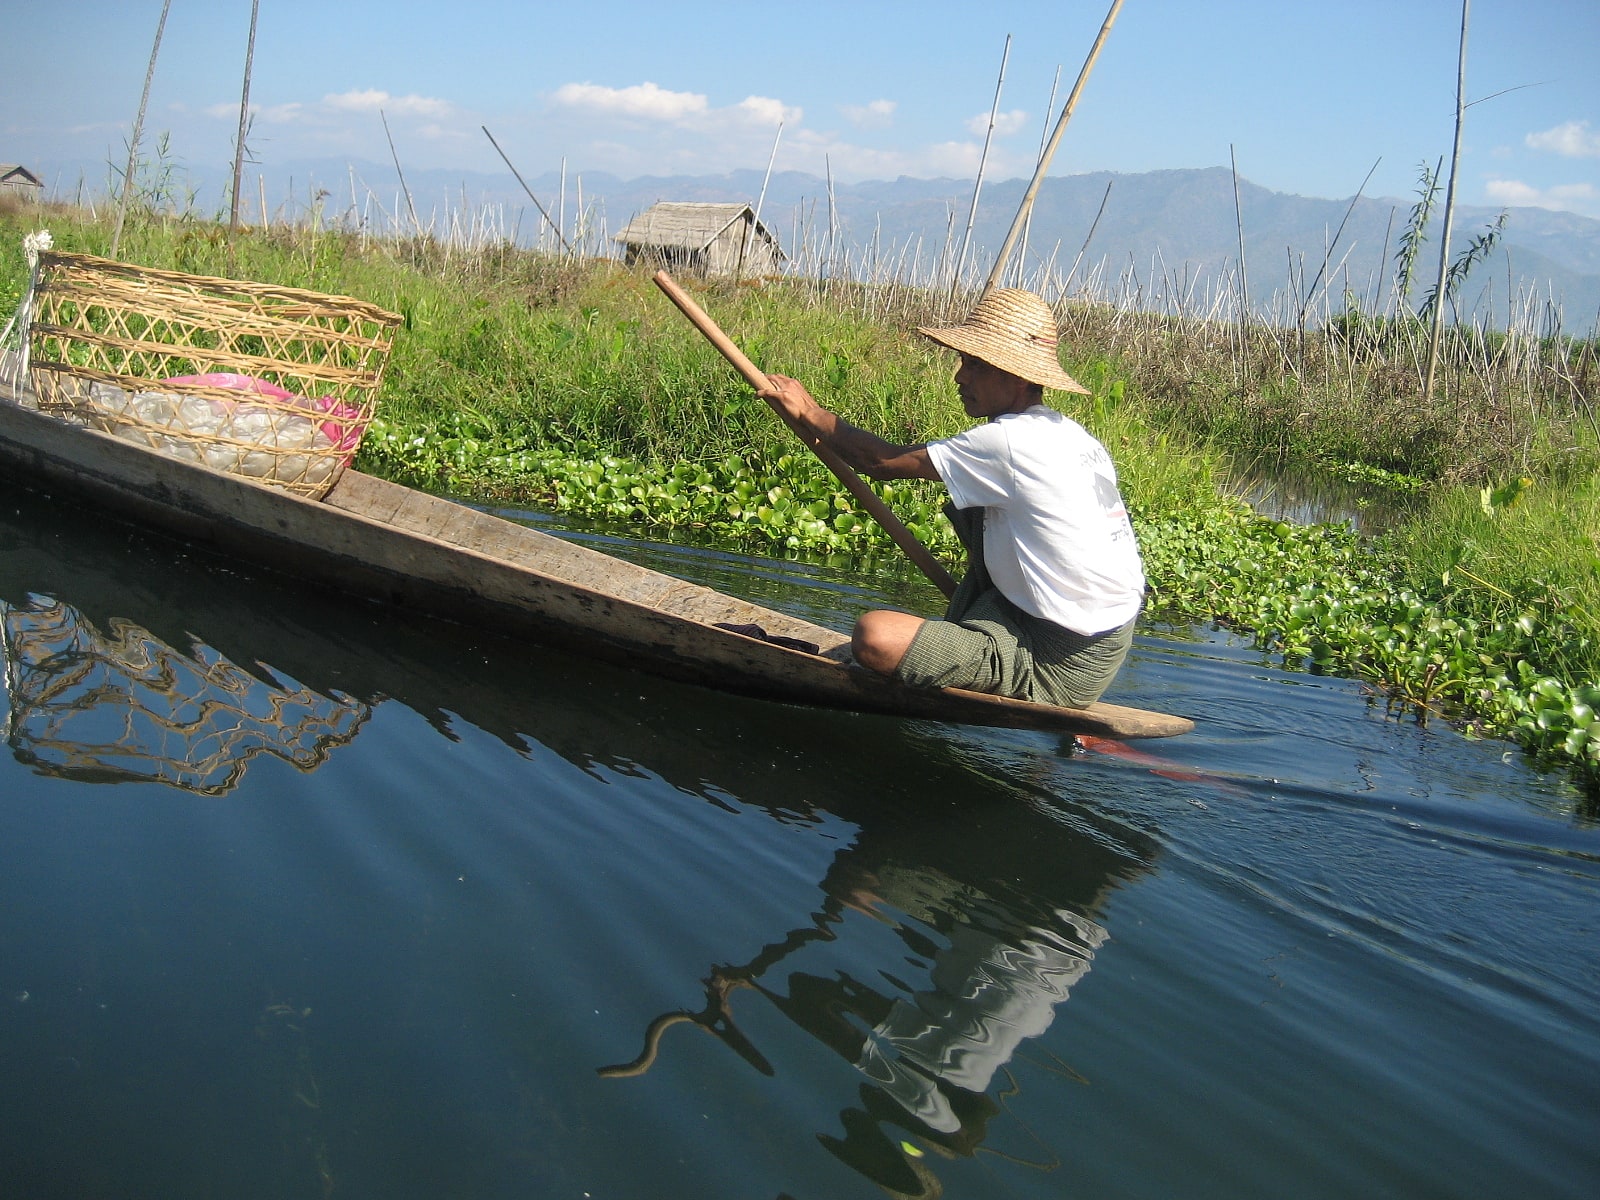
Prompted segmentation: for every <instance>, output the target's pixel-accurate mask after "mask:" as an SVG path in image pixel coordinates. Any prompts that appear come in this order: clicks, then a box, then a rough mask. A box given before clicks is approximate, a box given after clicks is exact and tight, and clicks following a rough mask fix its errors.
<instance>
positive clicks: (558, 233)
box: [478, 125, 572, 254]
mask: <svg viewBox="0 0 1600 1200" xmlns="http://www.w3.org/2000/svg"><path fill="white" fill-rule="evenodd" d="M478 128H479V129H481V130H483V136H484V137H486V138H488V139H489V145H491V146H493V147H494V152H495V153H496V154H498V155H499V156H500V158H501V161H503V162H504V163H505V164H506V166H508V167H511V173H512V174H513V175H515V176H516V177H517V182H518V183H520V184H522V190H523V191H525V192H527V193H528V199H529V200H532V201H533V206H534V207H535V208H537V209H538V210H539V215H540V216H541V217H543V218H544V219H545V222H546V224H548V225H549V226H550V228H551V229H554V230H555V231H556V241H557V242H558V243H560V246H561V248H562V249H563V250H565V251H566V252H568V253H569V254H570V253H571V252H572V247H571V246H569V245H567V239H566V235H565V234H563V233H562V232H561V227H560V226H559V225H557V224H556V223H555V222H554V221H552V220H551V219H550V214H549V213H547V212H545V210H544V205H542V204H540V203H539V197H537V196H535V195H534V194H533V189H532V188H531V187H529V186H528V185H527V183H526V182H525V181H524V180H523V178H522V172H521V171H519V170H517V168H516V167H514V166H512V164H511V160H510V159H509V158H507V157H506V152H505V151H504V150H502V149H500V143H499V142H497V141H495V140H494V134H492V133H490V132H489V127H488V126H487V125H480V126H478ZM539 239H540V241H541V242H542V241H543V240H544V234H542V233H541V234H540V235H539Z"/></svg>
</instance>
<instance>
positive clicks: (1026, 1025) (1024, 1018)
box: [847, 864, 1106, 1134]
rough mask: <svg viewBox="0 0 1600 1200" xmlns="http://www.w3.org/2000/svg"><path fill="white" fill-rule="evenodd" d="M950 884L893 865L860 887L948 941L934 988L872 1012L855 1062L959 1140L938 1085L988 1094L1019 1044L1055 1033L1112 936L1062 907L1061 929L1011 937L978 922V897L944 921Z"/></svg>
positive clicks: (939, 954) (936, 965)
mask: <svg viewBox="0 0 1600 1200" xmlns="http://www.w3.org/2000/svg"><path fill="white" fill-rule="evenodd" d="M864 882H865V881H863V883H864ZM941 883H946V884H948V885H949V886H950V887H951V888H952V889H954V888H955V886H956V885H955V884H954V882H953V881H947V880H944V877H943V876H942V875H941V874H939V873H937V872H932V871H929V870H926V869H924V870H919V871H904V870H900V869H897V868H895V867H893V866H889V865H887V864H886V865H885V866H884V867H882V868H880V870H879V871H877V872H876V873H875V874H874V875H873V877H872V880H871V884H870V887H868V886H858V887H856V888H855V889H853V897H854V899H855V901H856V902H857V903H860V902H862V901H870V900H878V899H882V900H884V901H886V902H888V903H890V904H893V905H894V906H895V907H896V908H898V909H899V910H900V911H901V912H904V913H906V914H907V915H909V916H915V917H918V918H919V919H921V920H925V921H928V922H929V923H930V924H935V923H936V924H937V925H938V926H939V927H941V928H942V929H943V931H944V935H945V938H946V939H947V944H946V945H944V946H942V947H940V948H939V949H937V950H935V951H933V952H932V955H931V957H932V959H933V966H932V968H931V970H930V972H929V975H930V977H931V982H932V985H933V986H932V987H931V988H927V989H924V990H922V991H919V992H917V993H916V995H915V996H913V997H910V998H906V997H897V998H896V999H894V1000H893V1001H891V1002H889V1004H888V1006H887V1010H886V1011H884V1010H882V1009H881V1008H880V1010H879V1011H874V1012H863V1015H864V1016H866V1017H867V1019H868V1020H869V1021H871V1022H872V1025H871V1029H870V1031H869V1032H868V1033H867V1035H866V1039H865V1041H864V1042H862V1044H861V1048H860V1051H859V1053H858V1054H857V1055H856V1056H855V1058H854V1060H853V1061H854V1064H855V1066H856V1067H857V1068H858V1069H859V1070H860V1071H861V1072H862V1073H863V1074H865V1075H866V1076H868V1077H869V1078H870V1079H871V1080H872V1081H873V1082H874V1083H876V1084H878V1086H880V1087H881V1088H882V1089H883V1090H884V1091H885V1092H887V1093H888V1094H889V1095H891V1096H893V1097H894V1099H895V1100H896V1101H897V1102H898V1103H899V1104H900V1106H901V1107H902V1108H904V1109H905V1110H906V1111H907V1112H908V1113H910V1114H911V1115H912V1116H914V1117H916V1118H918V1119H919V1120H921V1121H922V1122H923V1123H924V1124H926V1125H927V1126H928V1127H929V1128H930V1129H933V1130H936V1131H937V1132H939V1133H944V1134H955V1133H956V1132H957V1131H958V1130H959V1129H960V1127H961V1119H960V1117H959V1116H958V1115H957V1113H956V1112H955V1110H954V1109H953V1108H952V1107H951V1103H950V1097H949V1096H948V1095H947V1094H945V1093H944V1092H942V1091H941V1089H940V1086H939V1085H940V1084H941V1083H942V1084H944V1085H947V1086H949V1087H955V1088H960V1089H963V1090H964V1091H967V1092H972V1093H982V1092H984V1091H986V1090H987V1089H988V1087H989V1084H990V1082H991V1081H992V1080H993V1078H994V1073H995V1072H996V1071H997V1070H999V1069H1000V1068H1001V1067H1002V1066H1004V1065H1005V1064H1006V1063H1007V1062H1008V1061H1010V1059H1011V1056H1012V1055H1013V1054H1014V1053H1015V1052H1016V1049H1017V1047H1018V1046H1019V1045H1020V1044H1021V1043H1022V1042H1023V1041H1024V1040H1025V1039H1027V1038H1034V1037H1038V1036H1039V1035H1040V1034H1042V1033H1044V1031H1045V1030H1046V1029H1048V1028H1049V1027H1050V1022H1051V1020H1052V1019H1053V1018H1054V1017H1055V1006H1056V1005H1058V1004H1060V1003H1061V1002H1062V1001H1063V1000H1065V999H1066V998H1067V993H1068V992H1069V991H1070V990H1071V988H1072V986H1073V984H1075V983H1077V981H1078V980H1079V979H1081V978H1082V977H1083V976H1084V975H1085V974H1087V973H1088V970H1089V965H1090V961H1091V960H1092V959H1093V957H1094V952H1095V950H1096V949H1097V948H1098V947H1099V946H1100V944H1101V943H1102V942H1104V941H1105V939H1106V931H1105V929H1104V928H1103V927H1101V926H1100V925H1098V924H1096V923H1095V922H1094V921H1091V920H1089V919H1088V918H1087V917H1080V916H1078V915H1076V914H1074V913H1071V912H1067V911H1065V910H1064V909H1056V910H1054V912H1053V914H1052V915H1053V916H1054V917H1055V918H1056V922H1057V924H1056V925H1055V926H1054V927H1053V928H1050V929H1041V928H1038V927H1036V926H1034V927H1029V928H1026V929H1024V930H1019V931H1017V932H1015V933H1007V934H1005V935H1002V934H1000V933H997V932H995V931H994V930H991V929H986V928H983V927H981V926H979V925H976V924H972V923H970V922H971V920H972V918H973V917H975V916H977V913H976V912H974V911H973V907H972V906H971V904H970V900H971V897H970V895H969V896H967V897H966V899H967V901H969V903H965V904H958V905H957V906H956V907H955V910H954V911H956V912H965V913H966V919H964V920H959V921H954V922H952V921H950V920H949V919H948V918H947V917H943V918H942V914H945V913H949V912H950V911H951V909H950V906H948V905H947V904H946V903H945V902H944V900H942V899H938V898H937V897H938V893H939V892H940V890H941ZM941 918H942V919H941ZM924 950H925V951H926V947H924ZM856 998H857V1000H858V1001H859V999H860V996H859V994H858V995H857V997H856ZM855 1007H857V1009H858V1010H860V1009H863V1008H866V1007H868V1006H865V1005H861V1004H859V1003H858V1004H857V1005H856V1006H855ZM847 1057H849V1056H848V1055H847Z"/></svg>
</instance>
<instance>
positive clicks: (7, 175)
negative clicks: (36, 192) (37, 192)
mask: <svg viewBox="0 0 1600 1200" xmlns="http://www.w3.org/2000/svg"><path fill="white" fill-rule="evenodd" d="M0 183H9V184H26V185H28V186H30V187H36V188H42V187H43V186H44V180H42V179H40V178H39V177H38V176H37V175H35V174H34V173H33V172H32V171H30V170H28V168H27V167H25V166H23V165H22V164H21V163H0Z"/></svg>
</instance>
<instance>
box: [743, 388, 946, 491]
mask: <svg viewBox="0 0 1600 1200" xmlns="http://www.w3.org/2000/svg"><path fill="white" fill-rule="evenodd" d="M767 378H768V379H769V380H771V381H772V389H771V390H770V391H764V392H762V393H761V395H762V396H763V397H765V398H766V399H769V400H772V401H775V402H776V403H777V405H778V407H779V408H781V409H782V410H783V412H784V413H785V414H786V415H787V416H788V417H789V419H790V420H791V421H793V422H794V424H795V425H797V426H798V427H799V428H800V429H801V430H803V431H805V432H806V433H810V434H812V435H813V436H815V437H816V439H817V440H818V441H820V442H821V443H822V444H823V445H824V446H826V447H828V449H830V450H832V451H833V452H834V453H835V454H837V455H838V456H839V457H840V458H842V459H843V460H844V461H845V462H846V463H848V464H849V465H850V466H852V467H854V468H855V469H856V470H857V471H860V472H861V473H862V474H863V475H865V476H867V477H868V478H869V479H938V478H939V472H938V471H936V470H935V469H934V466H933V460H932V459H931V458H929V457H928V448H927V446H925V445H916V446H900V445H896V444H895V443H894V442H890V441H885V440H884V439H883V438H881V437H879V436H878V435H877V434H875V433H869V432H867V431H866V430H865V429H861V428H859V427H858V426H855V425H852V424H850V422H849V421H846V420H844V418H842V417H840V416H839V415H838V414H837V413H833V412H830V411H829V410H828V409H826V408H823V407H822V405H820V404H818V403H817V402H816V401H815V400H814V399H812V397H811V393H810V392H808V391H807V390H806V388H805V385H804V384H802V383H801V382H800V381H799V380H798V379H791V378H789V377H788V376H787V375H768V376H767Z"/></svg>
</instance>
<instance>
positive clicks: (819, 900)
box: [0, 490, 1600, 1200]
mask: <svg viewBox="0 0 1600 1200" xmlns="http://www.w3.org/2000/svg"><path fill="white" fill-rule="evenodd" d="M584 536H588V537H590V538H591V540H593V541H596V542H598V543H599V544H601V545H602V547H603V548H609V549H611V550H613V551H614V552H617V553H622V554H626V555H628V556H631V557H637V558H641V559H643V560H645V561H650V562H653V563H655V564H656V565H659V566H662V567H663V568H664V569H667V570H670V571H672V572H673V573H676V574H681V575H685V576H688V577H692V578H695V579H697V580H701V581H704V582H708V583H711V584H713V585H715V586H720V587H725V588H728V589H730V590H739V591H742V592H745V593H746V594H749V595H752V596H753V597H755V598H758V599H762V600H764V601H766V602H767V603H770V604H773V605H775V606H779V607H785V608H789V609H792V610H795V611H798V612H802V613H804V614H805V615H807V616H810V617H813V618H821V619H824V620H826V621H829V622H831V623H836V624H839V625H841V626H844V625H847V624H848V622H849V620H850V619H851V617H852V615H853V613H854V612H855V611H856V610H857V609H859V608H860V607H862V606H863V605H868V604H876V603H882V602H884V601H885V600H886V599H898V600H900V601H901V602H904V603H908V604H912V605H914V606H922V607H929V606H931V595H930V594H929V593H928V591H927V589H926V588H925V586H924V585H921V584H919V583H915V582H905V581H901V582H896V581H894V580H888V579H885V580H873V579H867V580H865V581H864V580H862V579H861V578H859V577H854V576H852V575H851V574H850V573H849V572H847V571H842V570H841V571H830V570H827V569H824V568H820V567H800V566H792V565H785V564H780V563H773V562H769V561H765V560H759V559H750V558H743V557H739V556H734V555H727V554H716V553H708V552H704V551H696V550H693V549H689V548H682V547H670V546H652V545H649V544H645V543H639V542H629V541H626V540H624V539H617V538H605V537H600V536H598V535H592V534H591V535H584ZM0 617H3V624H4V650H5V655H6V664H5V668H6V669H5V689H6V690H5V702H4V706H3V708H0V717H3V720H4V730H5V734H6V741H7V749H8V750H9V753H8V754H6V755H4V756H3V757H0V1082H3V1086H0V1195H3V1196H4V1197H7V1198H11V1197H18V1198H25V1200H33V1198H53V1197H74V1198H77V1197H83V1198H89V1197H96V1198H99V1197H116V1198H118V1200H131V1198H145V1197H150V1198H157V1197H159V1198H161V1200H187V1198H190V1197H195V1198H202V1197H204V1198H213V1197H216V1198H227V1200H251V1198H256V1197H260V1198H263V1200H265V1198H271V1200H281V1198H285V1197H313V1198H320V1197H336V1198H337V1197H361V1198H367V1197H371V1198H382V1200H406V1198H411V1197H416V1198H418V1200H422V1198H426V1200H440V1198H446V1197H452V1198H453V1197H459V1198H463V1200H499V1198H512V1197H515V1198H522V1197H571V1198H573V1200H581V1198H583V1197H592V1198H595V1200H600V1198H606V1197H630V1198H631V1197H649V1198H674V1197H685V1198H690V1197H692V1198H694V1200H704V1198H706V1197H756V1198H777V1197H784V1196H787V1197H793V1198H795V1200H819V1198H835V1197H858V1196H859V1197H875V1196H882V1195H885V1194H888V1195H894V1196H901V1195H913V1196H939V1195H943V1196H949V1197H983V1198H985V1200H993V1198H1012V1197H1063V1196H1074V1197H1080V1196H1081V1197H1179V1196H1181V1197H1228V1198H1231V1200H1237V1198H1240V1197H1273V1198H1279V1197H1286V1196H1288V1197H1338V1198H1341V1200H1343V1198H1349V1197H1385V1196H1392V1197H1405V1198H1408V1200H1414V1198H1422V1197H1496V1198H1501V1197H1523V1196H1537V1197H1583V1198H1585V1200H1588V1198H1589V1197H1593V1196H1595V1195H1597V1194H1600V1143H1597V1141H1596V1137H1595V1129H1596V1121H1597V1118H1600V1016H1597V1011H1596V1010H1597V1000H1600V928H1597V926H1600V830H1597V828H1596V826H1595V825H1594V824H1592V823H1590V822H1588V821H1586V820H1584V819H1583V818H1582V817H1581V816H1579V815H1576V808H1575V797H1574V796H1573V795H1572V793H1571V792H1570V791H1569V790H1567V788H1566V787H1565V785H1564V784H1563V783H1562V781H1561V780H1559V779H1555V778H1550V777H1541V776H1539V775H1537V774H1534V773H1532V772H1530V771H1529V770H1528V769H1527V768H1526V766H1525V764H1524V763H1523V761H1522V760H1521V758H1520V756H1519V755H1518V754H1516V753H1510V754H1508V753H1507V747H1505V746H1503V745H1499V744H1474V743H1469V742H1466V741H1464V740H1462V739H1461V738H1459V737H1457V736H1456V735H1454V734H1452V733H1450V732H1449V731H1447V730H1443V729H1439V730H1433V729H1422V728H1419V727H1418V726H1417V725H1415V724H1414V723H1410V722H1408V721H1401V720H1396V719H1393V718H1391V717H1388V716H1386V715H1385V712H1384V708H1383V705H1382V704H1381V703H1378V702H1374V701H1373V700H1372V699H1370V698H1369V697H1367V696H1366V695H1364V694H1363V692H1362V691H1361V689H1360V688H1358V687H1357V686H1355V685H1353V684H1350V683H1346V682H1341V681H1335V680H1327V679H1321V678H1316V677H1313V676H1308V675H1304V674H1293V673H1288V672H1284V671H1282V670H1279V669H1277V668H1275V667H1273V666H1271V665H1270V664H1269V663H1267V662H1265V661H1264V660H1263V659H1262V658H1261V656H1260V655H1258V654H1256V653H1254V652H1252V651H1251V650H1250V649H1249V647H1248V646H1246V645H1244V644H1241V643H1239V642H1237V641H1235V640H1232V639H1230V638H1228V637H1226V636H1224V635H1217V634H1210V633H1206V632H1204V631H1199V632H1194V633H1185V632H1179V633H1170V632H1165V631H1161V630H1150V631H1147V632H1146V633H1145V634H1144V636H1142V637H1141V638H1140V640H1139V643H1138V647H1137V650H1136V653H1135V655H1134V657H1133V659H1132V661H1131V664H1130V666H1129V668H1128V670H1127V671H1126V673H1125V675H1124V677H1123V678H1122V680H1121V681H1120V682H1119V685H1118V687H1117V689H1116V691H1115V693H1114V694H1113V696H1111V697H1108V698H1111V699H1117V700H1120V701H1123V702H1125V703H1130V704H1135V705H1139V706H1143V707H1151V708H1161V709H1165V710H1168V711H1173V712H1179V713H1184V714H1186V715H1189V716H1192V717H1194V718H1195V719H1196V720H1197V721H1198V722H1199V729H1198V731H1197V732H1196V733H1194V734H1193V735H1191V736H1188V737H1185V738H1180V739H1175V740H1171V741H1164V742H1153V743H1140V744H1137V745H1136V746H1135V747H1134V748H1131V749H1130V748H1126V747H1117V746H1101V747H1097V748H1093V749H1090V750H1087V751H1085V750H1082V749H1077V748H1075V747H1074V746H1073V744H1071V742H1070V741H1068V740H1064V739H1062V738H1059V737H1053V736H1048V735H1042V734H1037V733H1020V732H1008V731H998V732H997V731H990V730H980V729H970V728H961V727H955V726H943V725H937V724H931V723H926V722H914V721H902V720H892V719H887V718H881V717H866V716H852V715H843V714H834V713H826V712H818V711H810V710H805V709H800V708H792V707H786V706H782V705H776V704H770V703H761V702H755V701H746V700H740V699H736V698H730V697H727V696H722V695H718V694H715V693H712V692H709V691H703V690H699V689H695V688H691V687H686V686H680V685H676V684H672V683H667V682H663V681H659V680H656V679H653V678H650V677H648V676H645V675H639V674H633V673H629V672H627V671H623V670H617V669H611V668H605V667H597V666H595V665H594V664H591V663H588V662H585V661H584V660H583V659H581V658H578V657H566V656H563V655H561V654H558V653H555V652H549V651H539V650H530V649H527V648H525V647H520V646H514V645H511V644H508V643H505V642H501V641H498V640H495V639H493V638H487V637H483V636H480V635H478V634H476V633H474V632H472V631H470V630H466V629H462V628H459V627H454V626H449V625H443V624H437V623H430V622H427V621H424V620H420V619H410V618H406V617H402V616H399V615H396V614H394V613H392V612H388V611H385V610H381V609H378V608H375V607H371V606H367V605H363V604H358V603H353V602H350V601H347V600H343V599H340V598H338V597H333V596H329V595H327V594H324V593H321V592H316V591H312V590H307V589H302V588H298V587H296V586H295V585H294V584H293V583H292V581H288V580H285V579H282V578H278V577H271V576H261V575H256V574H252V573H249V572H247V571H244V570H243V569H240V568H237V567H233V566H228V565H225V564H219V563H218V562H216V561H213V560H210V559H208V558H206V557H205V556H203V555H199V554H197V553H194V552H191V551H188V550H186V549H184V548H183V547H180V546H177V545H175V544H172V543H167V542H163V541H160V540H156V539H149V538H145V537H143V536H140V535H136V534H133V533H132V532H130V531H129V530H126V529H123V528H120V527H118V526H116V525H115V524H113V523H111V522H108V521H106V520H104V519H102V518H101V517H98V516H93V515H85V514H83V513H80V512H76V511H74V510H71V509H67V508H61V507H58V506H56V505H53V504H51V503H49V502H47V501H44V500H41V499H40V498H38V497H33V496H29V495H26V494H21V493H13V492H11V491H9V490H0Z"/></svg>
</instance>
